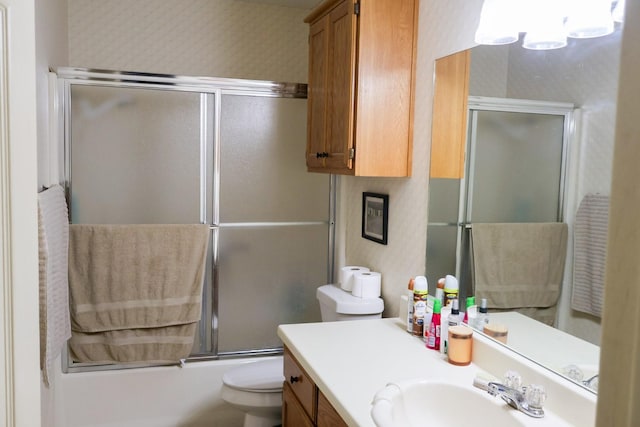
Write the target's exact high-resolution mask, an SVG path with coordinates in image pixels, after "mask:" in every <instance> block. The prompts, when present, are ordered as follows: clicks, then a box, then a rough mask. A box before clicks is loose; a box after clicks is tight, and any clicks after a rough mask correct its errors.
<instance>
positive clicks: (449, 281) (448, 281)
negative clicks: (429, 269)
mask: <svg viewBox="0 0 640 427" xmlns="http://www.w3.org/2000/svg"><path fill="white" fill-rule="evenodd" d="M459 289H460V288H459V286H458V279H456V277H455V276H452V275H450V274H447V276H446V277H445V279H444V305H449V304H451V302H452V301H453V300H454V299H458V292H459Z"/></svg>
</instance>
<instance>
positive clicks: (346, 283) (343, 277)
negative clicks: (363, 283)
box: [339, 265, 369, 292]
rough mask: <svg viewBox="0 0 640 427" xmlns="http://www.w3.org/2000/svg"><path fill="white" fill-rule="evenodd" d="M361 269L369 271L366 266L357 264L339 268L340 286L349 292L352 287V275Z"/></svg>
mask: <svg viewBox="0 0 640 427" xmlns="http://www.w3.org/2000/svg"><path fill="white" fill-rule="evenodd" d="M361 271H369V269H368V268H367V267H361V266H359V265H348V266H346V267H342V268H341V269H340V277H339V280H340V287H341V288H342V289H344V290H345V291H347V292H351V290H352V289H353V275H354V274H355V273H358V272H361Z"/></svg>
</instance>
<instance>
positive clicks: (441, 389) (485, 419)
mask: <svg viewBox="0 0 640 427" xmlns="http://www.w3.org/2000/svg"><path fill="white" fill-rule="evenodd" d="M371 417H372V418H373V421H374V423H375V424H376V426H377V427H419V426H429V427H448V426H452V425H459V424H462V425H465V424H473V425H474V426H478V427H481V426H487V427H489V426H492V427H516V426H565V425H569V424H568V423H566V422H565V421H564V420H561V419H559V418H558V417H556V416H554V415H553V414H549V413H548V412H547V413H546V414H545V417H544V418H532V417H529V416H527V415H525V414H523V413H522V412H519V411H517V410H515V409H513V408H511V407H510V406H509V405H507V403H505V402H504V401H503V400H502V399H500V398H498V397H493V396H491V395H489V393H487V392H486V391H484V390H480V389H478V388H475V387H473V386H472V385H471V384H468V385H458V384H454V383H451V382H447V381H443V380H426V379H419V380H409V381H404V382H398V383H390V384H388V385H387V386H386V387H385V388H384V389H382V390H380V391H379V392H378V393H376V395H375V397H374V398H373V402H372V408H371ZM464 420H467V421H468V423H467V422H465V421H464Z"/></svg>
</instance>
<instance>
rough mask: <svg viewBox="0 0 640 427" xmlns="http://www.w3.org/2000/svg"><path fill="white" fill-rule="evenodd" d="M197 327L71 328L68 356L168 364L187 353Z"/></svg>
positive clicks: (91, 360)
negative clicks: (88, 331) (93, 331)
mask: <svg viewBox="0 0 640 427" xmlns="http://www.w3.org/2000/svg"><path fill="white" fill-rule="evenodd" d="M197 327H198V323H197V322H192V323H186V324H184V325H175V326H166V327H163V328H147V329H123V330H118V331H105V332H96V333H91V334H87V333H83V332H78V331H73V336H72V337H71V339H70V340H69V355H70V356H71V358H72V359H73V360H77V361H81V362H91V363H123V364H125V363H136V362H146V363H172V362H176V361H178V360H180V359H185V358H187V357H188V356H189V353H191V349H192V348H193V339H194V336H195V333H196V329H197Z"/></svg>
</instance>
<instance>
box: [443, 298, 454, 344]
mask: <svg viewBox="0 0 640 427" xmlns="http://www.w3.org/2000/svg"><path fill="white" fill-rule="evenodd" d="M452 308H453V304H451V305H448V306H444V307H442V308H441V309H440V353H442V354H447V333H448V332H447V329H448V328H449V321H450V319H453V317H452Z"/></svg>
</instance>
